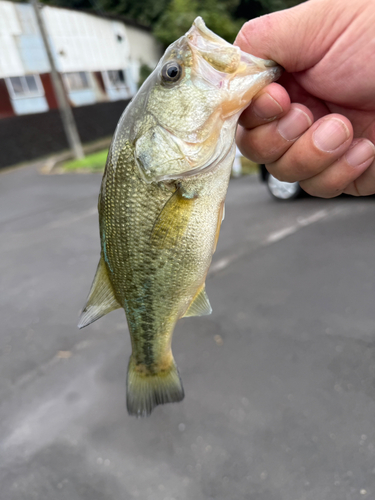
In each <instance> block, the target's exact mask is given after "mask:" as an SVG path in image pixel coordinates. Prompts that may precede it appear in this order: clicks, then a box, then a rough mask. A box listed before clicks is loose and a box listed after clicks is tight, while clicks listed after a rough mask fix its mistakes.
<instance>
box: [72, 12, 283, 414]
mask: <svg viewBox="0 0 375 500" xmlns="http://www.w3.org/2000/svg"><path fill="white" fill-rule="evenodd" d="M280 74H281V68H280V66H278V65H277V64H276V63H275V62H273V61H269V60H263V59H259V58H257V57H254V56H252V55H250V54H248V53H245V52H242V51H241V50H240V48H239V47H236V46H234V45H231V44H230V43H228V42H227V41H225V40H223V39H222V38H220V37H219V36H218V35H216V34H215V33H214V32H212V31H211V30H209V29H208V28H207V27H206V25H205V23H204V21H203V20H202V18H200V17H198V18H197V19H195V21H194V23H193V25H192V27H191V28H190V30H189V31H188V32H187V33H186V34H185V35H184V36H182V37H181V38H179V39H178V40H177V41H175V42H174V43H172V45H170V46H169V47H168V48H167V50H166V51H165V53H164V55H163V56H162V58H161V60H160V61H159V63H158V65H157V66H156V68H155V70H154V71H153V72H152V74H151V75H150V76H149V78H148V79H147V80H146V81H145V82H144V84H143V85H142V87H141V88H140V89H139V91H138V93H137V94H136V96H135V97H134V98H133V100H132V101H131V102H130V104H129V105H128V106H127V107H126V109H125V111H124V113H123V115H122V116H121V118H120V120H119V123H118V125H117V127H116V130H115V133H114V136H113V139H112V143H111V146H110V148H109V153H108V158H107V162H106V167H105V171H104V174H103V179H102V184H101V190H100V194H99V200H98V212H99V230H100V240H101V253H100V260H99V264H98V267H97V271H96V274H95V277H94V280H93V283H92V286H91V289H90V292H89V295H88V298H87V302H86V305H85V307H84V309H83V311H82V314H81V316H80V320H79V324H78V327H79V328H83V327H85V326H87V325H89V324H90V323H92V322H94V321H96V320H97V319H99V318H101V317H102V316H104V315H105V314H107V313H109V312H111V311H113V310H116V309H118V308H123V309H124V310H125V314H126V319H127V323H128V327H129V332H130V338H131V347H132V353H131V356H130V359H129V364H128V373H127V382H126V386H127V395H126V406H127V410H128V413H129V415H135V416H136V417H144V416H148V415H150V414H151V412H152V411H153V409H154V408H155V407H156V406H157V405H161V404H165V403H172V402H178V401H181V400H182V399H183V398H184V389H183V385H182V382H181V378H180V375H179V371H178V369H177V366H176V363H175V360H174V357H173V354H172V349H171V343H172V335H173V330H174V328H175V325H176V323H177V321H178V320H179V319H180V318H186V317H191V316H203V315H208V314H211V312H212V308H211V305H210V301H209V299H208V296H207V293H206V289H205V281H206V277H207V273H208V269H209V267H210V264H211V260H212V256H213V254H214V252H215V249H216V245H217V242H218V237H219V232H220V227H221V223H222V220H223V218H224V202H225V196H226V192H227V188H228V183H229V178H230V173H231V167H232V164H233V161H234V156H235V132H236V127H237V123H238V118H239V116H240V114H241V112H242V111H243V109H244V108H245V107H247V106H248V105H249V103H250V102H251V100H252V98H253V97H254V95H255V94H256V93H257V92H259V91H260V90H261V89H262V88H263V87H265V86H266V85H267V84H269V83H271V82H272V81H275V80H276V79H277V78H278V77H279V76H280Z"/></svg>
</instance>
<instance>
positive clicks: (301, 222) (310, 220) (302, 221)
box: [209, 207, 345, 275]
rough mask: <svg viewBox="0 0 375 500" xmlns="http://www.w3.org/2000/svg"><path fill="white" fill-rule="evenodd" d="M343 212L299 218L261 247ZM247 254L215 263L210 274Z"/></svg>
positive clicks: (242, 252) (227, 257)
mask: <svg viewBox="0 0 375 500" xmlns="http://www.w3.org/2000/svg"><path fill="white" fill-rule="evenodd" d="M343 210H345V209H344V208H341V207H335V208H334V209H332V210H326V209H324V210H319V211H318V212H314V213H313V214H311V215H309V216H308V217H298V218H297V220H296V223H295V224H293V225H291V226H287V227H284V228H282V229H279V230H278V231H273V232H272V233H270V234H268V235H267V236H266V238H265V239H264V240H263V241H262V242H260V245H259V246H268V245H272V244H273V243H277V242H278V241H280V240H283V239H284V238H286V237H287V236H290V235H291V234H294V233H296V232H297V231H299V230H300V229H302V228H303V227H306V226H309V225H310V224H314V223H315V222H318V221H320V220H322V219H325V218H326V217H328V216H329V215H331V216H332V215H337V214H339V213H341V212H342V211H343ZM246 253H247V250H246V249H244V250H242V251H239V252H236V253H234V254H232V255H228V256H226V257H223V258H222V259H220V260H218V261H217V262H215V263H214V264H212V266H211V267H210V270H209V274H210V275H212V274H215V273H217V272H219V271H221V270H222V269H225V268H226V267H228V266H229V265H230V264H231V263H232V262H234V261H236V260H237V259H239V258H240V257H242V256H243V255H244V254H246Z"/></svg>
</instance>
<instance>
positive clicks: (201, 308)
mask: <svg viewBox="0 0 375 500" xmlns="http://www.w3.org/2000/svg"><path fill="white" fill-rule="evenodd" d="M211 313H212V307H211V304H210V301H209V300H208V297H207V293H206V288H205V285H203V287H202V288H201V289H200V290H199V292H198V293H197V295H196V296H195V297H194V299H193V300H192V302H191V304H190V306H189V307H188V310H187V311H186V313H185V314H184V316H183V317H184V318H188V317H190V316H207V315H208V314H211Z"/></svg>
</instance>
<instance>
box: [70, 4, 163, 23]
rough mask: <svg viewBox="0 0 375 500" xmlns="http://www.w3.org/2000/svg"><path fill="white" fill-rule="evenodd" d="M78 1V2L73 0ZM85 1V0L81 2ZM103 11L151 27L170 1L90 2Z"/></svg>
mask: <svg viewBox="0 0 375 500" xmlns="http://www.w3.org/2000/svg"><path fill="white" fill-rule="evenodd" d="M73 1H79V0H73ZM82 1H87V0H82ZM91 1H92V2H93V4H94V5H95V4H96V5H97V7H99V8H100V9H103V10H105V11H110V12H114V13H116V14H121V15H124V16H126V17H129V18H130V19H134V21H137V22H139V23H141V24H144V25H146V26H152V25H153V24H154V23H155V22H156V21H157V20H158V19H159V18H160V16H161V15H162V14H163V12H164V11H165V10H166V9H167V7H168V4H169V3H170V1H171V0H91Z"/></svg>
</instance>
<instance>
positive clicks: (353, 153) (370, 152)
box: [345, 139, 375, 167]
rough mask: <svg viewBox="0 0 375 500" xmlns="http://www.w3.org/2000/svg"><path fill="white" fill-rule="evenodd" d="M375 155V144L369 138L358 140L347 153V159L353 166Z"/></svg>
mask: <svg viewBox="0 0 375 500" xmlns="http://www.w3.org/2000/svg"><path fill="white" fill-rule="evenodd" d="M374 156H375V146H374V144H373V143H372V142H370V141H368V140H367V139H365V140H363V141H360V142H358V143H357V144H355V145H354V146H353V147H351V148H350V149H349V151H347V152H346V153H345V158H346V161H347V162H348V163H349V165H351V166H352V167H358V166H359V165H362V164H363V163H365V161H368V160H372V159H373V158H374Z"/></svg>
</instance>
